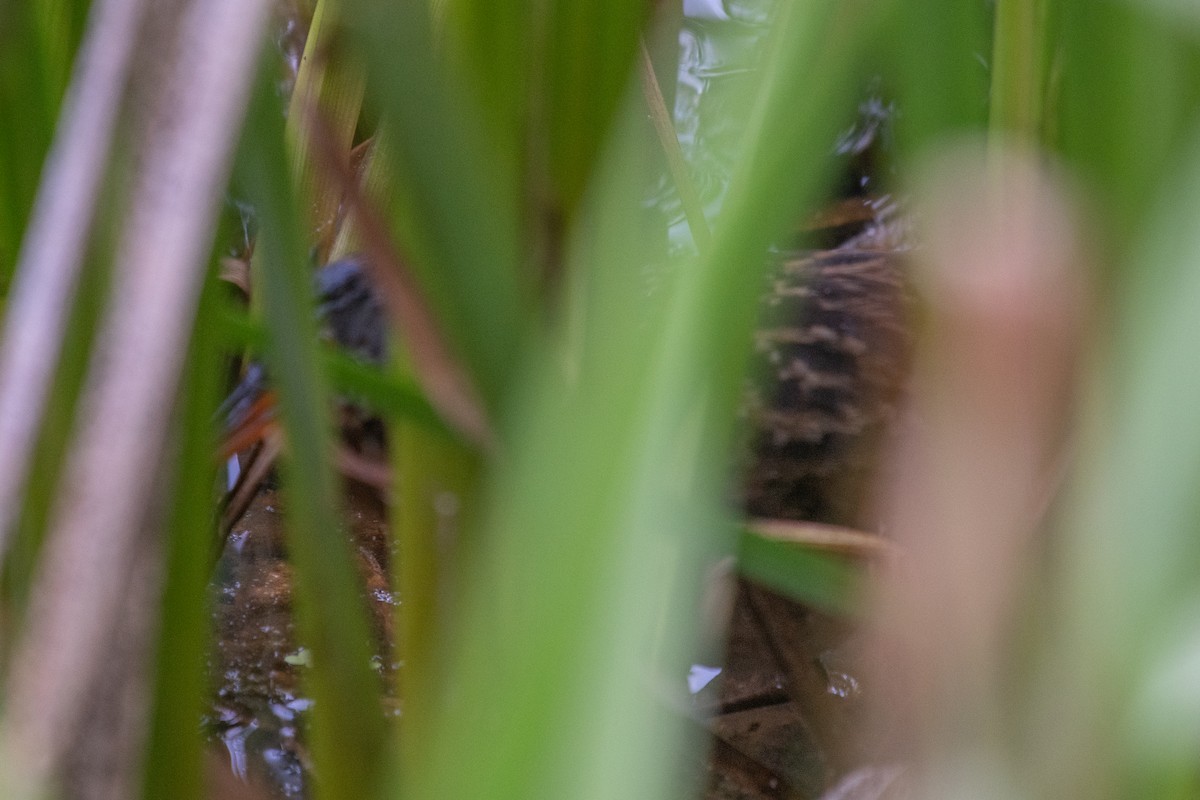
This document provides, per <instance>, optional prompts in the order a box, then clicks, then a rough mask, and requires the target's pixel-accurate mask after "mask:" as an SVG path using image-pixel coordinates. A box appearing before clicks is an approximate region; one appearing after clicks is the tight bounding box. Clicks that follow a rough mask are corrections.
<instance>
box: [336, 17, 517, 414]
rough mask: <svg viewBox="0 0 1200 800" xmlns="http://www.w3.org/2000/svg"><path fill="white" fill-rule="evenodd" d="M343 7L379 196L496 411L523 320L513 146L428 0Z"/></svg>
mask: <svg viewBox="0 0 1200 800" xmlns="http://www.w3.org/2000/svg"><path fill="white" fill-rule="evenodd" d="M343 11H344V14H345V19H346V24H347V28H348V30H349V31H350V33H351V35H352V36H353V37H354V39H355V41H356V42H357V43H358V46H359V47H361V49H362V53H363V57H364V59H365V61H366V64H367V72H368V78H367V81H368V83H367V89H368V101H369V102H374V103H375V104H377V106H378V107H379V108H380V109H381V111H382V115H381V116H382V119H383V122H382V131H381V134H380V137H379V139H378V141H377V143H376V145H377V147H378V148H379V149H380V153H379V154H377V157H378V158H380V159H382V162H383V163H382V164H380V165H379V167H378V168H379V169H381V170H383V174H385V175H387V176H388V178H389V180H388V182H387V186H386V188H385V193H384V195H383V197H382V200H383V201H384V205H385V207H386V208H388V209H390V211H391V214H392V220H393V229H394V231H395V233H396V236H397V239H398V242H399V245H400V247H401V250H402V252H403V254H404V256H405V257H406V263H407V264H408V265H409V266H410V267H411V268H412V269H413V271H414V272H415V274H416V275H417V276H418V278H419V279H420V281H421V285H422V288H423V289H424V290H425V292H426V293H427V296H428V299H429V301H430V302H431V303H432V306H433V308H434V310H435V312H436V313H437V318H438V319H439V321H440V322H441V323H442V324H443V325H444V326H445V333H446V334H447V335H448V337H449V340H450V343H451V345H452V347H453V349H454V350H455V351H456V353H457V355H458V356H459V357H460V358H462V359H463V360H464V362H465V363H466V365H467V367H468V370H469V372H470V374H471V376H472V377H473V378H474V380H475V383H476V386H477V388H478V389H479V391H480V393H481V394H482V396H483V398H484V400H485V402H486V404H487V406H488V407H489V408H490V409H492V410H493V411H494V410H496V409H497V408H498V407H499V405H500V403H501V398H502V397H503V395H504V392H505V389H506V387H507V385H508V383H509V379H510V377H511V375H512V367H513V364H514V363H515V362H516V359H517V353H518V349H519V346H520V344H521V343H522V341H523V339H524V338H525V336H526V333H527V331H528V328H529V326H530V324H531V322H532V316H531V312H532V302H533V289H532V287H533V277H534V276H533V275H531V274H530V271H529V269H528V265H527V263H526V260H525V256H524V255H523V254H522V252H521V249H520V241H521V237H520V228H521V218H520V209H519V208H518V206H517V205H516V203H515V202H514V198H516V197H518V196H519V195H520V193H519V190H518V185H519V183H518V182H519V173H518V162H517V154H516V153H513V152H507V151H504V150H499V149H493V148H492V147H490V146H489V143H488V140H487V138H486V136H485V129H484V127H483V122H482V120H481V118H480V114H479V112H478V108H476V107H475V106H474V105H473V104H472V102H471V98H470V97H469V96H468V95H467V94H466V93H465V92H464V91H463V89H462V88H461V87H460V86H458V85H457V84H456V83H455V81H454V76H453V75H452V74H450V71H449V70H447V69H446V68H445V65H444V62H443V60H442V59H441V58H439V56H438V55H437V54H436V53H435V52H434V48H433V41H432V32H431V30H430V20H429V16H428V12H427V8H426V5H425V4H423V3H401V4H399V5H392V6H385V5H382V4H379V3H372V2H368V0H345V2H344V4H343Z"/></svg>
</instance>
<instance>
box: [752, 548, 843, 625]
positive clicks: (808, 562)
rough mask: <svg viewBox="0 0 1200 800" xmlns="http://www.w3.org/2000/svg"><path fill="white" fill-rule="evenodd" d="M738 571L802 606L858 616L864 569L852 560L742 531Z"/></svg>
mask: <svg viewBox="0 0 1200 800" xmlns="http://www.w3.org/2000/svg"><path fill="white" fill-rule="evenodd" d="M737 560H738V569H739V570H740V571H741V573H742V575H744V576H745V577H747V578H749V579H750V580H752V581H755V582H756V583H761V584H762V585H764V586H767V587H770V588H771V589H774V590H775V591H777V592H779V593H780V594H783V595H786V596H788V597H790V598H792V599H793V600H795V601H796V602H798V603H806V604H808V605H812V606H816V607H818V608H823V609H825V610H827V611H833V612H836V613H839V614H854V613H856V611H857V610H858V609H857V607H856V601H857V599H858V598H857V589H858V588H859V585H860V583H861V580H862V574H861V572H862V571H861V569H860V568H859V567H858V566H856V565H855V564H854V563H853V562H852V561H850V560H849V559H847V558H845V557H843V556H837V555H832V554H830V553H821V552H817V551H814V550H812V549H810V548H806V547H802V546H800V545H796V544H791V543H789V542H780V541H775V540H772V539H768V538H765V537H763V536H759V535H757V534H755V533H753V532H752V531H745V530H744V531H742V534H741V537H740V538H739V540H738V550H737Z"/></svg>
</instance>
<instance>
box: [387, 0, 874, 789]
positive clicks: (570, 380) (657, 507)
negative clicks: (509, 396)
mask: <svg viewBox="0 0 1200 800" xmlns="http://www.w3.org/2000/svg"><path fill="white" fill-rule="evenodd" d="M834 5H835V4H810V5H804V6H800V5H795V6H792V5H789V6H787V7H786V8H785V9H784V10H783V14H782V19H781V20H780V26H779V30H778V31H776V34H777V35H776V36H775V38H774V39H773V42H772V45H773V46H772V49H771V50H770V53H769V55H770V57H769V58H768V60H767V64H768V66H767V67H766V68H765V70H764V74H763V79H762V82H761V86H762V93H761V95H759V96H758V97H756V98H753V99H755V100H757V101H758V102H757V104H755V105H753V106H752V107H751V108H750V110H749V113H748V117H747V118H748V120H749V122H748V125H747V127H746V135H745V136H746V138H745V145H744V148H743V151H742V153H741V158H740V160H739V161H738V163H739V166H740V167H741V170H740V171H739V173H738V174H737V175H736V176H735V177H734V180H733V186H732V188H731V189H730V192H729V197H728V200H727V204H726V207H725V211H724V214H723V216H722V218H721V219H720V220H719V222H718V228H717V231H716V238H715V240H714V246H713V248H712V249H711V251H710V252H709V253H708V254H707V256H706V257H704V258H702V259H699V260H697V261H696V262H695V263H688V264H685V265H683V266H681V267H680V268H679V269H677V270H674V271H671V272H664V273H663V274H660V275H659V276H658V278H659V280H660V282H657V283H656V284H655V285H656V290H655V291H647V290H646V288H645V282H644V280H645V278H644V276H645V270H647V269H648V267H647V258H648V254H649V253H650V252H653V243H652V241H651V240H650V238H649V237H647V236H645V235H641V234H642V233H643V232H644V228H643V225H644V221H643V219H642V216H641V213H642V212H641V202H640V200H641V197H642V192H643V187H644V164H645V163H646V162H645V148H647V147H648V146H650V145H652V140H650V139H649V138H648V136H647V133H648V132H647V131H646V130H645V125H644V121H643V120H642V119H641V117H642V116H643V114H644V112H643V110H642V108H641V104H640V101H639V100H635V101H632V102H630V103H629V104H627V105H626V106H625V107H624V108H623V113H622V117H621V120H622V122H621V124H620V126H619V127H618V128H617V133H616V138H615V139H613V140H612V141H611V142H609V143H608V145H607V146H606V149H605V152H606V153H607V154H609V158H608V159H607V160H606V161H605V162H604V166H603V167H602V168H601V170H600V172H599V173H598V174H597V179H596V181H595V182H594V183H593V184H592V185H591V186H589V192H588V197H589V199H590V203H589V205H587V206H585V208H584V210H583V211H582V212H581V216H580V222H579V224H578V225H577V226H576V228H575V229H574V230H573V231H572V236H571V237H570V248H569V250H568V253H569V258H568V261H569V263H570V265H571V271H570V273H569V277H568V281H569V284H570V287H569V292H568V297H569V298H570V302H572V303H578V304H579V308H578V309H576V310H575V313H568V314H567V319H568V320H571V321H572V322H571V324H575V325H578V326H579V328H578V329H577V330H571V331H570V332H569V333H570V335H568V332H567V331H560V332H559V333H560V335H561V336H562V339H561V341H552V342H548V343H546V345H545V347H544V349H542V350H541V351H540V352H539V353H537V360H536V361H535V362H534V366H533V368H532V369H531V371H529V372H523V373H522V376H523V377H524V379H525V383H524V384H523V385H522V386H521V391H520V395H519V397H518V399H517V401H516V403H515V404H514V406H513V407H514V408H516V409H519V411H520V413H519V415H518V416H516V417H515V418H514V421H513V426H514V427H513V428H512V429H511V433H510V434H509V435H508V436H506V437H505V439H504V440H505V441H506V442H511V443H512V451H511V453H509V454H507V457H506V458H505V460H504V468H503V469H502V470H500V471H499V472H497V473H496V474H494V475H493V476H492V481H491V486H490V491H489V494H488V503H487V506H486V509H487V511H486V516H485V519H484V531H485V533H486V537H485V538H484V539H483V542H484V550H483V551H482V552H481V553H480V557H479V558H478V561H477V563H476V564H475V567H476V570H477V571H476V572H474V573H472V574H471V575H469V576H468V578H467V587H468V590H469V592H468V598H467V605H466V607H465V609H464V611H465V613H466V619H465V627H464V630H463V638H462V641H461V644H460V645H459V647H458V648H456V649H455V651H454V652H453V658H452V659H451V663H450V672H449V675H448V676H447V679H446V688H445V689H444V690H443V694H442V696H441V698H440V699H441V702H442V703H443V704H444V705H443V708H444V713H443V715H442V717H441V718H440V719H439V720H438V726H437V728H436V729H435V731H434V732H433V737H432V738H430V739H429V740H428V741H427V742H425V741H423V742H422V743H421V746H422V747H425V748H428V749H429V753H428V756H427V757H424V758H420V759H417V760H416V763H417V764H419V765H420V766H419V768H418V769H417V770H416V771H414V772H413V773H411V774H409V775H407V776H406V780H405V786H406V791H407V793H408V794H409V796H411V797H417V798H420V797H482V796H487V797H494V798H507V797H512V798H517V797H520V798H536V797H547V798H551V797H553V798H558V797H565V796H570V797H578V798H588V797H624V796H637V797H665V796H670V795H673V794H675V793H676V792H677V790H678V787H679V785H680V778H679V776H678V775H677V774H675V772H674V770H675V768H677V766H678V765H676V764H664V763H663V760H662V754H663V753H664V752H667V753H670V752H673V749H672V746H671V743H672V742H677V741H680V737H681V736H683V735H684V731H683V730H682V729H681V728H680V727H679V725H678V720H676V719H675V718H673V717H672V716H671V715H669V714H666V713H664V712H663V710H662V708H663V705H664V704H666V703H668V702H669V700H668V699H667V698H666V697H663V698H660V697H658V696H657V695H656V694H654V693H653V692H652V693H650V694H649V695H647V693H646V692H645V689H646V687H648V686H663V687H671V686H672V685H674V684H677V685H678V686H680V687H682V685H683V676H684V674H685V672H686V667H685V658H686V653H687V651H688V650H689V648H690V646H691V643H692V642H693V641H694V637H695V629H696V626H697V619H696V616H695V615H694V614H682V615H678V614H672V613H671V612H670V609H671V608H673V607H675V608H678V607H686V606H687V603H686V601H685V598H686V597H688V596H691V595H692V594H693V593H694V592H695V591H696V587H697V586H699V585H700V581H699V579H698V577H697V575H698V573H699V572H700V565H701V564H702V563H703V561H704V556H705V555H709V554H711V553H713V552H714V551H719V550H722V549H728V548H729V547H731V545H732V543H731V542H728V541H725V538H726V536H725V535H723V534H727V532H728V531H731V530H732V529H733V528H732V526H731V525H729V524H728V522H727V519H726V515H727V510H726V509H725V508H724V504H723V503H722V498H723V496H724V489H725V485H726V480H727V472H726V469H725V465H726V464H728V463H729V456H730V448H731V442H732V421H733V419H734V416H735V413H734V412H735V408H736V405H737V402H738V399H739V395H740V387H741V382H742V376H743V371H744V370H743V366H744V364H745V361H746V354H747V352H748V350H749V341H750V331H751V327H752V325H753V322H754V318H755V312H756V308H757V304H756V301H757V298H758V294H759V288H758V287H759V285H760V284H759V282H758V281H759V279H760V278H761V276H762V274H763V271H764V270H765V269H766V265H767V258H766V253H767V246H768V244H769V242H770V241H771V239H772V238H773V237H775V236H776V235H778V233H779V232H780V231H781V230H783V229H784V228H786V226H787V223H788V221H789V220H790V219H791V218H792V217H793V215H794V214H796V213H797V212H798V208H799V205H800V202H801V200H802V199H808V198H811V197H813V196H814V195H815V193H816V192H817V191H818V188H819V186H820V184H821V181H822V179H824V178H825V177H827V176H828V174H829V170H828V167H827V166H826V165H827V162H828V159H827V153H828V150H829V147H830V144H831V142H832V141H833V138H834V132H835V131H836V129H837V126H838V122H839V120H841V119H844V118H845V117H844V116H843V113H840V112H843V111H844V110H845V109H846V107H848V106H849V100H848V99H847V98H848V95H847V92H846V89H847V86H849V85H850V81H851V80H852V77H853V76H852V70H851V65H852V64H854V63H855V60H856V58H857V56H858V55H859V54H860V53H861V51H860V49H859V48H860V47H861V46H862V45H863V44H864V42H865V41H866V38H867V33H868V30H867V27H866V26H865V25H864V24H863V23H862V19H863V18H862V17H861V16H856V15H855V13H854V11H855V10H854V9H851V8H849V7H846V6H844V5H840V6H839V8H837V9H835V7H834ZM839 103H844V104H845V105H843V106H841V107H839ZM634 232H637V233H634ZM564 364H565V368H564V366H563V365H564ZM664 691H667V692H669V688H665V689H664ZM668 696H669V695H668ZM514 715H517V716H519V719H520V724H519V725H513V724H512V721H513V718H514ZM464 751H465V752H470V753H472V754H474V755H473V757H472V759H471V760H470V763H469V764H467V765H464V764H463V763H462V760H461V753H462V752H464Z"/></svg>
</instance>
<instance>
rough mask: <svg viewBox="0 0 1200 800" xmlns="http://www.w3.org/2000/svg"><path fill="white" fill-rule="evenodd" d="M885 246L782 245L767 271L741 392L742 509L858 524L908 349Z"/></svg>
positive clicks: (900, 295)
mask: <svg viewBox="0 0 1200 800" xmlns="http://www.w3.org/2000/svg"><path fill="white" fill-rule="evenodd" d="M911 317H912V302H911V296H910V292H909V290H908V287H907V284H906V281H905V270H904V266H903V259H902V258H901V256H900V255H899V254H898V253H897V252H896V251H894V250H860V249H855V248H843V249H834V250H824V251H814V252H802V253H795V252H792V253H784V254H780V255H779V256H778V257H777V260H776V263H775V264H774V265H772V269H771V270H770V272H769V278H768V281H767V286H766V287H765V289H764V291H763V294H762V298H761V301H760V320H759V323H758V327H757V329H756V331H755V333H754V341H753V351H752V356H751V361H752V376H751V378H750V380H748V382H747V384H746V390H745V392H744V399H743V403H742V410H741V416H742V418H743V428H744V434H743V440H744V441H743V445H742V453H741V454H740V457H741V459H742V464H741V473H742V481H741V502H742V506H743V508H744V510H745V511H746V513H747V514H748V515H749V516H751V517H759V518H772V519H789V520H798V521H814V522H825V523H833V524H838V525H848V526H852V527H853V526H856V525H858V524H860V523H861V522H862V519H861V517H862V516H863V515H862V513H861V506H862V504H863V500H864V498H863V495H864V492H865V489H866V486H867V484H868V483H869V482H870V480H871V477H872V473H873V470H874V466H875V462H876V460H877V457H878V452H879V448H880V446H881V445H882V442H883V439H884V436H885V434H886V432H887V430H888V428H889V425H890V423H891V422H892V421H893V419H894V418H895V416H896V413H897V410H898V405H899V402H900V400H901V397H902V393H903V387H904V385H905V380H906V377H907V375H908V370H909V365H910V360H911V353H912V319H911Z"/></svg>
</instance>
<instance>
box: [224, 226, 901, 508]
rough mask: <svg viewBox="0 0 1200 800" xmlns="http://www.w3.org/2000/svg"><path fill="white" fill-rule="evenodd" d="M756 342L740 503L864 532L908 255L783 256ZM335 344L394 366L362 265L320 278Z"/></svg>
mask: <svg viewBox="0 0 1200 800" xmlns="http://www.w3.org/2000/svg"><path fill="white" fill-rule="evenodd" d="M773 262H774V263H772V264H771V265H769V266H770V268H769V270H768V279H767V281H766V285H765V286H764V289H763V291H762V295H761V298H760V303H759V311H760V318H759V322H758V325H757V328H756V330H755V332H754V334H753V342H752V343H751V351H752V355H751V364H752V369H751V375H750V376H749V378H748V379H747V381H746V384H745V389H744V392H743V400H742V403H741V410H740V414H739V415H740V417H741V420H740V422H741V425H742V431H743V435H742V437H741V440H742V444H741V446H740V448H739V450H740V452H739V453H738V455H737V458H738V459H739V461H740V464H739V472H740V475H741V478H740V481H739V494H740V498H739V500H740V504H741V506H742V509H743V510H744V511H745V513H746V514H747V515H748V516H751V517H758V518H773V519H790V520H806V521H815V522H827V523H835V524H840V525H855V524H856V523H857V522H859V520H858V519H855V517H856V516H858V514H857V508H858V506H859V505H860V503H861V495H862V492H863V487H864V485H865V484H866V483H867V482H868V481H869V480H870V476H871V471H872V467H873V464H874V461H875V456H876V453H877V450H878V448H879V445H880V442H881V440H882V437H883V435H884V433H885V432H886V430H887V429H888V425H889V423H890V422H891V420H892V419H893V418H894V416H895V414H896V409H897V405H898V402H899V398H900V396H901V392H902V388H903V385H904V381H905V378H906V376H907V371H908V366H909V358H910V354H911V320H910V316H911V309H910V306H911V303H910V301H909V293H908V290H907V287H906V283H905V280H904V269H903V263H902V258H901V257H900V256H899V255H898V254H897V252H896V251H895V250H888V249H859V248H856V247H844V248H839V249H832V250H814V251H787V252H783V253H778V254H776V255H775V256H773ZM314 286H315V293H316V296H317V314H318V317H319V318H320V320H321V322H322V329H323V332H324V333H323V335H324V336H325V337H326V338H328V339H329V340H331V341H332V342H334V343H335V344H337V345H338V346H340V347H342V348H344V349H345V350H346V351H348V352H349V353H350V354H352V355H354V356H355V357H357V358H359V359H361V360H364V361H366V362H369V363H375V364H380V363H383V361H384V359H385V357H386V345H387V328H386V314H385V311H384V308H383V303H382V301H381V300H380V298H379V295H378V293H377V292H376V291H375V289H374V287H373V286H372V285H371V283H370V280H369V278H368V277H367V271H366V270H365V268H364V264H363V261H362V257H361V256H358V255H352V256H348V257H346V258H343V259H340V260H337V261H333V262H331V263H329V264H326V265H325V266H323V267H321V268H320V269H318V270H317V271H316V273H315V275H314ZM268 384H269V381H268V376H267V374H266V371H265V369H263V367H262V366H261V365H259V364H257V363H256V362H251V364H250V365H249V367H248V368H247V369H246V370H245V372H244V377H243V379H242V381H241V382H240V383H239V384H238V386H237V387H236V388H235V389H234V390H233V392H231V394H230V395H229V397H228V398H227V399H226V401H225V403H224V404H222V406H221V411H220V412H219V417H220V418H221V419H222V420H223V425H224V429H225V436H224V440H223V441H224V444H223V445H222V447H221V455H222V456H223V457H226V458H228V457H229V456H230V455H231V454H232V453H235V452H238V451H240V450H243V449H245V448H246V447H247V446H248V445H250V444H252V443H254V442H255V441H257V440H258V439H260V438H262V436H263V433H264V430H265V429H266V428H267V426H268V425H270V424H271V420H272V419H273V413H274V412H273V404H274V400H273V396H272V394H271V393H270V391H269V388H268Z"/></svg>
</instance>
